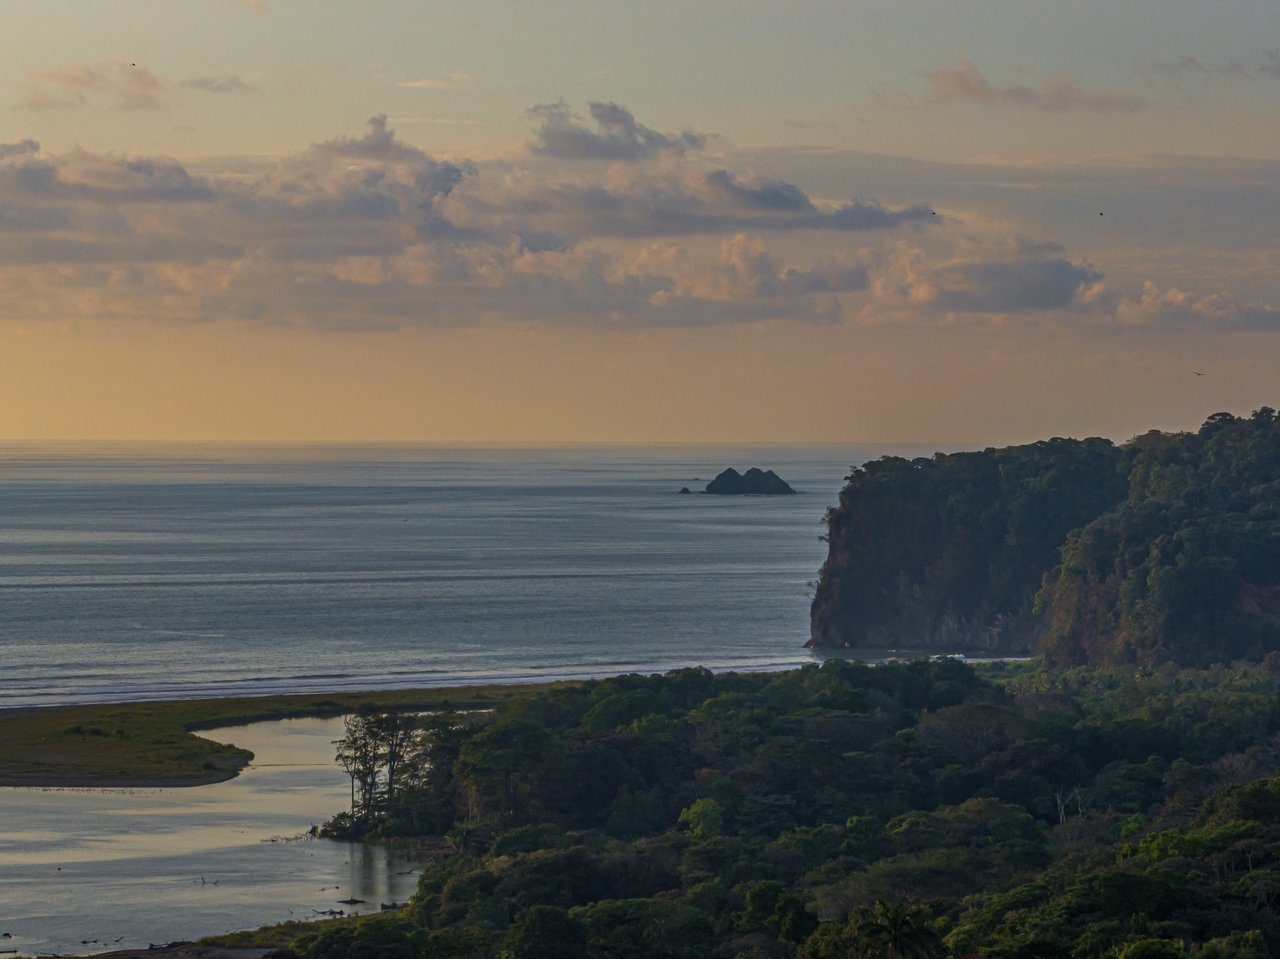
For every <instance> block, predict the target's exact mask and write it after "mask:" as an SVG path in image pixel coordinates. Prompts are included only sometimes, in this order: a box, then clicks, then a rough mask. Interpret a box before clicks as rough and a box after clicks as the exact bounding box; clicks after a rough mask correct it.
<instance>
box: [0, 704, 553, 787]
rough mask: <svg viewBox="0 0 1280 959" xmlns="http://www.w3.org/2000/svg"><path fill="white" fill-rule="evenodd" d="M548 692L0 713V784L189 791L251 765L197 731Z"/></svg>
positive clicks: (241, 753)
mask: <svg viewBox="0 0 1280 959" xmlns="http://www.w3.org/2000/svg"><path fill="white" fill-rule="evenodd" d="M553 685H556V684H553V683H543V684H538V685H522V686H469V687H454V688H442V689H396V690H381V691H378V692H363V693H332V692H331V693H317V694H300V695H289V696H254V697H239V698H235V699H194V700H177V701H166V702H149V703H104V704H97V705H88V706H54V707H47V708H38V709H37V708H33V709H18V710H7V711H0V786H197V785H202V784H205V783H212V782H220V781H222V780H224V779H230V778H232V777H233V776H235V775H236V773H237V772H238V771H239V770H240V769H241V768H242V767H243V766H244V765H245V764H246V763H248V762H249V761H250V760H251V759H252V758H253V754H252V753H250V752H249V751H248V750H244V749H238V748H237V747H235V746H234V745H227V744H224V743H216V742H213V741H212V740H210V739H205V738H204V737H202V736H198V735H196V731H198V730H202V729H213V728H215V727H218V726H239V725H244V724H246V723H254V722H263V721H266V720H273V719H290V718H297V717H303V716H341V715H345V714H347V713H351V712H358V711H360V710H364V709H391V710H427V709H442V708H444V709H483V708H487V707H490V706H493V705H495V704H496V703H499V702H501V701H502V700H504V699H507V698H509V697H512V696H523V695H528V694H529V693H532V692H535V691H537V690H542V689H547V688H549V687H550V686H553Z"/></svg>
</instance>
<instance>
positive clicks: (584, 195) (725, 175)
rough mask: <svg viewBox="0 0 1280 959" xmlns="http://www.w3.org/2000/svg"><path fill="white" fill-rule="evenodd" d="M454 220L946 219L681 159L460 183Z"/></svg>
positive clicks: (643, 227) (571, 224) (551, 223)
mask: <svg viewBox="0 0 1280 959" xmlns="http://www.w3.org/2000/svg"><path fill="white" fill-rule="evenodd" d="M449 210H450V213H451V215H452V216H453V217H454V219H455V222H458V223H460V224H466V225H468V226H472V227H478V228H488V229H497V228H501V227H502V225H503V224H510V223H511V222H513V221H514V220H520V219H529V218H536V219H537V221H538V223H539V225H540V229H542V230H543V231H550V232H554V233H557V234H560V235H563V236H567V237H584V236H616V237H659V236H692V235H696V234H724V233H736V232H743V231H768V232H788V231H808V230H831V231H838V232H862V231H877V230H894V229H898V228H901V227H903V226H907V225H911V224H921V223H930V224H933V223H937V222H939V221H940V220H941V218H940V217H937V216H934V215H933V214H932V212H931V210H930V209H929V207H928V206H926V205H923V204H918V205H914V206H910V207H902V208H898V209H894V208H890V207H886V206H883V205H882V204H880V203H879V202H877V201H875V200H865V199H854V200H851V201H850V202H848V203H846V204H842V205H838V206H836V205H823V206H819V205H818V204H816V203H815V202H814V201H813V200H812V199H811V198H810V197H809V196H808V195H807V194H806V193H805V192H804V191H803V190H802V189H800V188H799V187H798V186H796V185H795V184H792V183H789V182H787V181H785V180H778V179H774V178H767V177H758V176H754V175H751V174H743V175H739V174H735V173H733V172H731V171H729V170H725V169H713V170H710V171H703V170H700V169H698V168H697V167H695V166H693V165H690V164H687V163H685V162H682V161H677V162H673V163H671V164H668V165H665V166H662V167H660V168H657V169H650V168H648V167H647V166H642V165H636V166H632V165H625V166H621V167H618V168H614V169H611V170H610V171H609V172H608V174H607V175H605V176H604V177H599V176H595V175H593V174H589V173H579V174H570V175H561V176H559V177H554V178H544V177H530V176H520V177H513V178H508V179H507V180H505V181H504V182H502V183H500V184H488V183H487V184H485V185H484V186H483V188H481V187H479V186H477V188H476V189H468V190H463V191H461V192H460V193H459V194H458V195H457V196H455V197H453V198H451V200H450V206H449Z"/></svg>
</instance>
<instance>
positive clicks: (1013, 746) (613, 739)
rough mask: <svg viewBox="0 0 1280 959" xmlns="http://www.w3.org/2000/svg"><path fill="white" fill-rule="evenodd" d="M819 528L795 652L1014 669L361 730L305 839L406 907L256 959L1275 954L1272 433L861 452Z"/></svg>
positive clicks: (570, 697) (1277, 796) (669, 683)
mask: <svg viewBox="0 0 1280 959" xmlns="http://www.w3.org/2000/svg"><path fill="white" fill-rule="evenodd" d="M827 522H828V530H829V540H830V556H829V558H828V560H827V563H826V565H825V566H824V568H823V571H822V578H821V582H820V583H819V584H818V589H817V595H816V596H815V600H814V604H813V635H814V638H815V640H816V641H817V642H818V644H834V645H848V646H852V647H859V646H863V647H868V646H869V647H877V646H878V647H884V646H898V647H900V648H910V647H911V646H912V645H913V644H914V645H919V646H934V647H935V648H936V647H938V646H943V647H948V646H949V647H951V648H953V649H957V650H980V651H984V652H991V653H1007V652H1021V653H1028V654H1038V655H1037V656H1036V658H1034V659H1032V660H1030V661H1026V662H992V663H984V664H980V665H972V664H966V663H964V662H960V661H958V660H955V659H951V658H939V657H934V658H920V659H917V660H914V661H892V662H888V663H884V664H881V665H878V666H870V665H866V664H863V663H857V662H851V661H847V660H843V659H832V660H828V661H827V662H825V663H823V664H821V665H817V664H814V665H810V666H805V667H803V668H801V669H798V670H791V671H785V672H776V673H755V674H734V673H727V674H721V675H714V674H712V673H710V672H709V671H707V670H705V669H685V670H679V671H676V672H672V673H668V674H667V675H665V676H647V677H646V676H635V675H630V676H620V677H616V678H613V679H606V680H599V681H594V682H586V683H581V684H576V685H571V686H563V687H559V688H553V689H547V690H542V691H538V692H533V693H530V694H528V695H521V696H513V697H511V698H509V699H507V700H505V701H503V702H501V703H500V704H498V705H496V707H495V708H494V709H492V710H489V711H483V712H460V711H454V712H447V711H446V712H436V713H433V714H430V715H422V716H412V715H406V714H396V713H388V712H385V711H381V712H379V711H366V712H364V713H363V714H357V715H353V716H352V717H351V718H350V719H349V720H348V724H347V735H346V737H345V738H344V739H343V740H342V741H341V742H340V743H339V744H338V758H339V760H340V762H341V763H342V765H343V766H344V768H345V769H346V770H347V772H348V773H349V774H350V776H351V782H352V791H351V808H350V809H349V810H347V811H344V812H342V813H340V814H338V815H336V816H335V817H334V819H333V820H332V821H331V822H330V823H328V824H327V826H326V827H325V829H326V832H327V833H328V834H329V835H333V836H338V837H345V838H360V839H365V840H368V841H386V842H397V843H406V844H409V845H410V846H412V847H413V848H416V849H419V850H421V851H422V854H423V857H424V862H425V865H424V867H423V871H422V876H421V881H420V883H419V887H418V891H417V893H416V895H415V896H414V897H413V899H412V901H411V902H409V903H408V904H407V905H406V906H405V907H404V908H403V909H401V910H399V911H398V912H395V913H393V914H387V915H383V916H378V917H373V918H360V919H356V920H352V921H348V922H343V923H339V924H336V925H330V926H326V927H324V928H319V929H315V930H311V931H307V932H305V933H304V934H302V935H301V936H300V937H295V935H294V934H293V933H291V935H290V937H289V941H290V944H289V945H288V946H287V947H285V948H284V950H283V951H282V953H281V957H282V959H286V957H295V959H340V957H341V959H345V957H358V959H419V957H421V959H431V957H440V959H708V957H710V959H846V957H852V959H880V957H884V959H890V957H892V959H910V957H928V959H943V957H955V959H962V957H963V959H967V957H984V959H1085V957H1118V959H1166V957H1169V959H1228V957H1236V959H1240V957H1247V959H1257V957H1265V956H1280V419H1278V418H1277V416H1276V414H1275V413H1274V411H1272V410H1270V409H1262V410H1259V411H1257V412H1256V413H1254V414H1253V415H1252V416H1251V417H1248V418H1237V417H1234V416H1230V415H1227V414H1218V415H1215V416H1213V417H1210V418H1209V420H1208V421H1207V422H1206V423H1205V424H1204V426H1203V427H1202V428H1201V429H1200V430H1198V431H1197V432H1195V433H1185V434H1164V433H1156V432H1153V433H1148V434H1145V435H1143V436H1139V437H1137V438H1135V439H1133V440H1131V441H1129V442H1127V443H1124V444H1121V445H1115V444H1112V443H1111V442H1109V441H1107V440H1103V439H1085V440H1067V439H1052V440H1046V441H1044V442H1040V443H1034V444H1031V445H1028V446H1018V447H1009V448H1005V449H989V450H985V451H982V452H976V453H961V454H951V455H943V454H939V455H937V456H934V457H932V458H930V459H917V460H905V459H900V458H884V459H881V460H877V461H875V462H872V463H868V464H866V465H865V466H863V467H861V468H858V469H856V470H854V471H853V473H852V475H851V476H850V477H849V478H848V485H847V486H846V488H845V490H844V491H843V493H842V495H841V499H840V505H839V506H838V507H837V508H836V509H834V510H832V511H831V512H830V513H829V514H828V517H827ZM913 641H914V643H913ZM295 933H296V931H295ZM277 941H280V940H277Z"/></svg>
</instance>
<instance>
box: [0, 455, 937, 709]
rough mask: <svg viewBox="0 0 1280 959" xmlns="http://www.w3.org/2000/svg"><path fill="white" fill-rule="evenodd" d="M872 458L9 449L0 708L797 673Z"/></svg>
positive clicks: (3, 496)
mask: <svg viewBox="0 0 1280 959" xmlns="http://www.w3.org/2000/svg"><path fill="white" fill-rule="evenodd" d="M888 451H890V450H887V449H884V448H877V449H868V448H857V447H781V448H770V447H750V448H730V447H721V448H711V447H674V448H660V449H645V448H637V447H605V448H582V447H575V448H556V449H545V448H540V449H502V450H486V449H438V448H409V447H350V446H346V447H337V446H335V447H288V448H270V447H250V448H244V447H238V448H233V447H209V446H203V447H173V446H142V445H138V446H102V445H97V446H85V445H48V444H41V445H27V446H21V445H13V444H10V445H7V446H0V610H2V611H3V614H2V615H0V675H3V677H4V682H3V683H0V706H19V705H43V704H54V703H65V702H92V701H105V700H114V699H135V698H157V697H192V696H207V695H231V694H240V693H269V692H276V691H289V690H313V689H318V688H324V687H328V688H334V689H351V688H360V689H363V688H375V687H380V686H407V685H417V684H445V683H471V682H489V681H523V680H532V679H540V678H550V677H578V676H595V675H609V674H615V673H619V672H627V671H642V672H656V671H663V670H667V669H670V668H674V667H678V666H684V665H689V664H706V665H708V666H711V667H715V668H723V667H738V668H767V667H772V666H778V665H787V664H793V663H798V662H804V661H807V660H808V658H809V654H808V653H807V651H805V650H804V649H802V644H803V643H804V641H805V640H806V638H807V629H808V604H809V597H810V589H809V587H808V585H807V584H808V583H809V582H810V581H812V580H813V579H815V577H816V575H817V572H818V569H819V567H820V566H821V563H822V559H823V556H824V549H825V548H824V546H823V544H822V543H821V542H820V541H819V535H820V534H821V532H822V526H821V521H822V518H823V514H824V512H825V510H826V509H827V507H828V506H829V505H831V504H833V503H834V502H835V501H836V498H837V494H838V492H839V490H840V487H841V486H842V484H843V479H844V477H845V476H846V475H847V474H848V472H849V469H850V466H851V465H852V464H856V463H860V462H863V461H865V460H867V459H870V458H872V457H874V456H877V455H880V454H881V453H884V452H888ZM892 451H893V452H903V453H907V454H915V453H919V452H921V450H920V449H919V448H914V449H909V448H905V447H899V448H897V449H895V450H892ZM726 466H735V467H737V468H738V469H739V470H742V469H745V468H747V467H750V466H760V467H762V468H772V469H774V470H776V471H777V472H778V473H779V474H780V475H781V476H783V477H784V478H785V479H787V480H788V481H789V482H790V483H791V484H792V486H793V487H795V488H796V489H797V490H798V491H799V494H798V495H796V496H783V497H759V496H750V497H718V496H707V495H702V494H698V495H691V496H682V495H677V491H678V490H679V489H680V487H682V486H688V487H690V488H691V489H694V490H700V489H701V488H702V487H703V486H704V485H705V483H706V482H707V481H708V480H709V479H710V478H711V477H712V476H714V475H715V474H716V473H717V472H718V471H719V470H721V469H723V468H724V467H726Z"/></svg>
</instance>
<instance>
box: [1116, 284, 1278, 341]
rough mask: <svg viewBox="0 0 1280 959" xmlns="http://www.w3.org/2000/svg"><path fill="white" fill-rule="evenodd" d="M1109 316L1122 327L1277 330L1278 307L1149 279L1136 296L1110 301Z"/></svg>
mask: <svg viewBox="0 0 1280 959" xmlns="http://www.w3.org/2000/svg"><path fill="white" fill-rule="evenodd" d="M1108 306H1109V317H1108V318H1109V319H1113V320H1114V322H1115V323H1116V324H1117V325H1119V326H1125V327H1160V328H1173V329H1189V330H1191V329H1209V330H1220V331H1253V332H1271V333H1276V332H1280V309H1278V308H1276V307H1273V306H1269V305H1267V304H1265V303H1242V302H1240V301H1239V300H1237V299H1235V298H1234V297H1232V296H1229V295H1228V294H1225V293H1210V294H1197V293H1187V292H1184V291H1182V290H1178V289H1174V288H1169V289H1167V290H1162V289H1160V288H1159V287H1158V286H1157V285H1156V284H1155V283H1152V282H1151V281H1150V280H1148V281H1146V282H1145V283H1144V284H1143V286H1142V292H1141V293H1139V294H1138V295H1137V296H1128V297H1120V298H1117V299H1115V300H1113V301H1111V302H1110V303H1109V304H1108Z"/></svg>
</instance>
